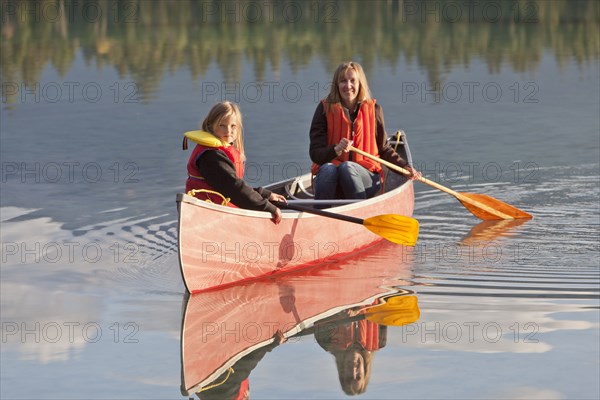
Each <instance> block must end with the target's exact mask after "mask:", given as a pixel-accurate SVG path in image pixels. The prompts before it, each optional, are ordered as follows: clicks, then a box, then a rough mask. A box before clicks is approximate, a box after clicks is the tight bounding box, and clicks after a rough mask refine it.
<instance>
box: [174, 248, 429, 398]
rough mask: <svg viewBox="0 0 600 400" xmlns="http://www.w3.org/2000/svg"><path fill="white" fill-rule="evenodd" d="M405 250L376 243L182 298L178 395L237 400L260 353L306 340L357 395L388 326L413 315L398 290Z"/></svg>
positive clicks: (406, 272) (413, 305)
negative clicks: (349, 255) (347, 255)
mask: <svg viewBox="0 0 600 400" xmlns="http://www.w3.org/2000/svg"><path fill="white" fill-rule="evenodd" d="M406 251H410V250H407V248H405V247H403V246H395V245H393V244H390V243H387V242H382V243H381V244H379V245H376V246H373V247H372V248H370V249H368V250H365V251H363V252H361V253H360V254H358V255H357V256H356V257H355V258H353V259H349V260H345V261H344V262H343V263H336V264H333V263H332V264H329V265H326V266H323V265H320V266H316V267H314V268H310V269H307V270H304V271H298V272H295V273H293V274H288V275H283V276H278V277H276V278H274V279H268V280H267V279H265V280H261V281H258V282H254V283H251V284H245V285H237V286H232V287H229V288H224V289H221V290H215V291H211V292H205V293H199V294H194V295H188V296H186V297H185V299H184V313H183V320H182V328H181V368H182V374H181V378H182V383H181V392H182V394H183V395H184V396H189V395H193V394H194V393H195V394H196V395H197V396H198V397H199V398H200V399H212V398H214V399H217V398H219V399H228V398H230V399H236V398H244V396H245V395H248V393H249V388H250V385H249V376H250V373H251V371H252V370H253V369H254V368H255V367H256V366H257V364H258V363H259V362H260V361H261V360H262V359H263V358H264V357H265V355H266V354H267V353H268V352H270V351H273V349H275V348H276V347H277V346H279V345H281V344H283V343H285V342H286V340H289V338H291V337H297V336H306V335H314V337H315V342H316V343H318V345H320V346H321V347H322V348H323V349H324V350H326V351H328V352H330V353H331V354H332V355H333V357H334V360H335V365H336V366H337V368H338V373H339V376H340V383H341V385H342V388H343V390H344V391H345V392H346V393H354V392H363V391H364V390H365V389H366V387H367V384H368V379H369V376H370V365H371V362H372V360H373V354H374V352H375V351H377V350H378V349H380V348H381V347H383V346H384V345H385V340H386V336H387V331H386V329H387V325H404V324H408V323H412V322H415V321H416V320H417V319H418V318H419V309H418V305H417V299H416V297H415V296H414V295H412V294H410V293H411V292H409V291H407V290H404V289H400V288H399V287H398V286H399V285H401V286H404V285H407V282H406V279H408V278H410V268H409V265H408V264H407V263H406V262H403V261H402V260H404V259H406V258H408V257H406V255H405V254H403V252H406ZM379 252H380V253H381V254H385V259H383V258H382V257H381V256H379V255H378V254H379Z"/></svg>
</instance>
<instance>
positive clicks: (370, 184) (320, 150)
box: [310, 61, 421, 200]
mask: <svg viewBox="0 0 600 400" xmlns="http://www.w3.org/2000/svg"><path fill="white" fill-rule="evenodd" d="M351 145H352V146H354V147H356V148H357V149H360V150H363V151H365V152H368V153H370V154H372V155H374V156H376V157H379V158H381V159H383V160H386V161H389V162H391V163H393V164H396V165H398V166H400V167H402V168H406V169H407V170H408V171H410V173H411V175H410V176H409V178H411V179H418V178H419V177H420V176H421V174H420V173H419V172H418V171H416V170H414V169H412V168H411V167H410V166H409V165H408V162H407V161H406V160H404V159H403V158H402V157H400V155H398V154H397V153H396V152H395V151H394V149H393V148H392V147H391V146H390V145H389V144H387V133H386V132H385V125H384V121H383V111H382V109H381V106H379V105H378V104H376V102H375V99H373V98H372V97H371V93H370V91H369V85H368V83H367V78H366V76H365V74H364V72H363V69H362V67H361V66H360V64H358V63H356V62H352V61H350V62H345V63H343V64H340V66H338V68H337V69H336V71H335V73H334V74H333V81H332V84H331V92H330V93H329V95H328V96H327V97H326V98H325V99H324V100H323V101H321V102H320V103H319V105H318V106H317V109H316V111H315V115H314V116H313V120H312V124H311V127H310V158H311V160H312V161H313V166H312V173H313V175H314V185H313V187H314V192H315V198H316V199H317V200H324V199H334V198H336V197H339V196H336V193H338V188H339V189H340V190H341V193H340V194H341V195H343V197H345V198H347V199H366V198H370V197H373V196H375V195H376V194H377V193H379V192H380V191H381V180H382V176H381V172H382V168H381V164H379V163H378V162H376V161H373V160H371V159H369V158H366V157H364V156H362V155H360V154H357V153H351V152H350V146H351Z"/></svg>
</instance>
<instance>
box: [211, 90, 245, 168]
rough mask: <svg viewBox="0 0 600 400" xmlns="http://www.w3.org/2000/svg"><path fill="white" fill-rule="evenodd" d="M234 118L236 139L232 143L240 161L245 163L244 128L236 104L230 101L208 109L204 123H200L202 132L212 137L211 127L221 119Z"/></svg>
mask: <svg viewBox="0 0 600 400" xmlns="http://www.w3.org/2000/svg"><path fill="white" fill-rule="evenodd" d="M232 115H233V116H235V118H236V119H237V137H236V138H235V140H234V142H233V147H235V148H236V149H237V150H238V151H239V152H240V157H241V159H242V161H246V153H245V152H244V126H243V124H242V113H241V111H240V108H239V107H238V105H237V104H235V103H232V102H230V101H223V102H220V103H217V104H215V105H214V106H213V108H211V109H210V111H209V112H208V115H207V116H206V118H204V121H202V130H204V131H206V132H210V133H212V134H213V135H214V133H215V131H214V129H213V127H215V126H217V125H219V123H220V122H221V120H222V119H223V118H227V117H230V116H232Z"/></svg>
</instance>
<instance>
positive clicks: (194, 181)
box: [183, 131, 244, 207]
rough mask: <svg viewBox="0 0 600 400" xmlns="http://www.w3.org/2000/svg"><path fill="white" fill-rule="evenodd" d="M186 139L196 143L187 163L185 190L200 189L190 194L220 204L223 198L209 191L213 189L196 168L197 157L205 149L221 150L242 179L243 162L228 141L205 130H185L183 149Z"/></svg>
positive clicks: (185, 145) (229, 204)
mask: <svg viewBox="0 0 600 400" xmlns="http://www.w3.org/2000/svg"><path fill="white" fill-rule="evenodd" d="M188 139H189V140H192V141H193V142H195V143H197V144H196V147H195V148H194V150H193V151H192V154H191V155H190V158H189V160H188V163H187V171H188V178H187V181H186V183H185V192H186V193H188V194H190V193H189V192H190V191H192V190H202V191H197V192H193V193H191V194H193V196H195V197H196V198H198V199H200V200H207V201H211V202H213V203H215V204H222V203H223V198H222V197H221V196H219V195H217V194H214V193H210V192H209V191H215V190H214V189H213V188H212V187H211V186H210V185H209V184H208V183H206V181H205V180H204V177H203V176H202V172H201V171H199V170H198V166H197V164H196V163H197V161H198V158H200V157H201V156H202V154H203V153H204V152H205V151H215V150H216V151H222V152H223V153H225V155H226V156H227V158H229V159H230V160H231V162H232V163H233V165H234V166H235V173H236V176H237V177H238V178H240V179H242V178H243V177H244V163H243V162H242V160H241V157H240V153H239V151H238V150H237V149H236V148H235V147H233V146H231V145H230V144H229V143H223V142H222V141H221V140H219V138H217V137H216V136H214V135H213V134H211V133H209V132H205V131H190V132H186V133H185V137H184V139H183V148H184V150H185V149H187V140H188ZM227 205H228V206H230V207H235V205H233V204H232V203H227Z"/></svg>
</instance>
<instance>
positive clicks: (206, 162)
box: [183, 101, 286, 224]
mask: <svg viewBox="0 0 600 400" xmlns="http://www.w3.org/2000/svg"><path fill="white" fill-rule="evenodd" d="M189 134H191V135H190V137H191V138H192V140H193V141H195V142H196V143H197V144H196V147H195V148H194V150H193V151H192V154H191V155H190V158H189V160H188V164H187V170H188V179H187V181H186V188H185V192H186V193H188V194H192V195H193V196H195V197H197V198H199V199H201V200H207V201H211V202H213V203H220V202H221V198H224V199H226V203H228V205H229V206H237V207H241V208H246V209H250V210H256V211H267V212H270V213H271V214H272V215H273V218H272V220H273V222H274V223H275V224H279V223H280V222H281V219H282V215H281V211H280V210H279V208H277V207H275V205H273V204H272V203H271V201H279V202H285V201H286V200H285V197H283V196H281V195H280V194H277V193H272V192H271V191H269V190H266V189H263V188H256V189H253V188H251V187H250V186H248V185H247V184H246V183H245V182H244V181H243V176H244V161H245V160H246V156H245V154H244V144H243V136H242V135H243V128H242V113H241V112H240V109H239V108H238V106H237V105H236V104H235V103H231V102H229V101H225V102H221V103H217V104H216V105H215V106H214V107H212V109H211V110H210V111H209V113H208V115H207V116H206V118H205V119H204V121H203V122H202V131H193V132H188V133H186V137H185V139H184V144H183V149H184V150H185V149H187V138H188V135H189ZM229 200H231V203H229ZM232 203H233V204H232Z"/></svg>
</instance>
